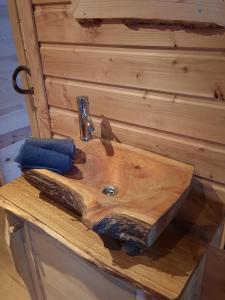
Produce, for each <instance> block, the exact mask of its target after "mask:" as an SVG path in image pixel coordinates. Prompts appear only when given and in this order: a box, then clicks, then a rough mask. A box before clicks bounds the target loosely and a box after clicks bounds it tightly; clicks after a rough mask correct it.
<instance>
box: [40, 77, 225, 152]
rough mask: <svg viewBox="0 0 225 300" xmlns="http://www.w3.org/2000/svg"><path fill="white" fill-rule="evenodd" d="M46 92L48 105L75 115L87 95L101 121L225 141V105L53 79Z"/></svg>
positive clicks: (219, 141)
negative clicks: (78, 99) (78, 98)
mask: <svg viewBox="0 0 225 300" xmlns="http://www.w3.org/2000/svg"><path fill="white" fill-rule="evenodd" d="M46 90H47V96H48V101H49V104H50V105H53V106H57V107H60V108H63V109H70V110H75V111H76V110H77V104H76V97H77V96H79V95H86V96H88V97H89V102H90V112H91V113H92V114H93V115H95V116H98V117H101V116H102V115H104V116H105V117H106V118H109V119H113V120H116V121H121V122H126V123H131V124H134V125H138V126H143V127H148V128H154V129H158V130H164V131H168V132H171V133H177V134H180V135H187V136H189V137H194V138H199V139H203V140H208V141H214V142H217V143H221V144H222V143H223V142H224V141H225V130H224V125H225V121H224V119H225V105H216V104H213V103H209V101H208V102H207V101H205V102H206V103H204V102H203V101H202V102H201V101H200V100H199V99H188V98H185V97H175V96H174V95H163V94H157V93H151V92H146V91H142V90H131V89H124V88H116V87H105V86H102V85H96V84H88V83H86V84H85V83H80V82H75V81H68V80H57V79H51V78H49V79H47V80H46ZM215 115H216V118H214V116H215ZM224 150H225V147H224Z"/></svg>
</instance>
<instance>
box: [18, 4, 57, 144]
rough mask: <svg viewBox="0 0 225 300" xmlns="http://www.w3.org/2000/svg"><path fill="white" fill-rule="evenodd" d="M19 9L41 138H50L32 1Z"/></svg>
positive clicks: (19, 5) (20, 5)
mask: <svg viewBox="0 0 225 300" xmlns="http://www.w3.org/2000/svg"><path fill="white" fill-rule="evenodd" d="M17 7H18V13H19V17H20V20H21V27H22V32H23V37H24V39H25V44H26V47H27V58H28V62H29V67H30V70H31V74H32V84H33V86H34V98H35V102H36V103H37V118H38V127H39V131H40V136H41V137H43V138H44V137H45V138H49V137H51V129H50V123H49V114H48V105H47V99H46V94H45V86H44V81H43V73H42V66H41V61H40V54H39V46H38V41H37V33H36V28H35V24H34V18H33V7H32V3H31V0H29V1H28V0H19V1H17Z"/></svg>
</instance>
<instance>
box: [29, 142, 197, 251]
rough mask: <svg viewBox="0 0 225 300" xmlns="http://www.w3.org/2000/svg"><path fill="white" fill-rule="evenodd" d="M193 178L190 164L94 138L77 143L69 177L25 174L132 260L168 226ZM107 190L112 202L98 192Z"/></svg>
mask: <svg viewBox="0 0 225 300" xmlns="http://www.w3.org/2000/svg"><path fill="white" fill-rule="evenodd" d="M84 156H85V158H84ZM76 162H77V163H76ZM96 172H97V173H98V175H97V176H96V175H95V174H96ZM192 175H193V167H192V166H191V165H187V164H184V163H180V162H177V161H174V160H171V159H169V158H166V157H163V156H160V155H157V154H153V153H151V152H147V151H144V150H141V149H138V148H135V147H131V146H127V145H122V144H119V143H115V142H108V141H106V140H104V141H101V140H98V139H96V140H93V141H91V142H89V143H88V144H86V143H83V144H81V146H80V147H79V151H77V155H76V158H75V165H74V169H73V170H72V171H71V173H70V174H68V175H65V176H61V175H59V174H55V173H53V172H51V171H47V170H28V171H24V176H25V178H26V179H27V180H28V181H29V182H31V183H32V184H34V186H35V187H37V188H38V189H39V190H40V191H42V192H43V193H44V194H45V195H47V196H48V197H50V198H51V199H53V200H54V201H56V202H57V203H60V204H62V205H63V206H65V207H67V208H69V209H70V210H71V211H73V212H75V213H77V214H79V215H82V221H83V223H84V224H85V225H86V226H87V227H88V228H89V229H92V230H94V231H95V232H97V233H98V234H99V235H104V236H109V237H111V238H114V239H116V240H118V241H119V242H120V244H121V245H122V248H123V249H124V250H125V251H126V252H127V253H129V254H131V255H135V254H137V253H141V252H143V251H144V250H145V248H146V247H150V246H151V245H152V244H153V243H154V242H155V240H156V239H157V238H158V237H159V235H160V234H161V233H162V232H163V230H164V229H165V228H166V226H167V225H168V224H169V222H171V220H172V219H173V218H174V216H175V215H176V213H177V211H178V210H179V208H180V207H181V206H182V204H183V203H184V201H185V199H186V196H187V193H188V190H189V186H190V184H191V180H192ZM109 185H112V186H114V187H116V188H117V189H118V192H117V193H116V194H115V196H113V197H112V196H108V195H105V194H104V193H102V190H103V188H104V187H106V186H109Z"/></svg>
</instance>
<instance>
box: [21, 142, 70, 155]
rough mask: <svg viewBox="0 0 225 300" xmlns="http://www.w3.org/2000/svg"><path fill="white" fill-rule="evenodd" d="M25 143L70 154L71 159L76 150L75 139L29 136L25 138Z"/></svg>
mask: <svg viewBox="0 0 225 300" xmlns="http://www.w3.org/2000/svg"><path fill="white" fill-rule="evenodd" d="M25 144H26V145H30V146H34V147H38V148H43V149H47V150H53V151H55V152H59V153H62V154H65V155H69V157H70V158H71V159H74V155H75V150H76V148H75V146H74V142H73V139H39V138H29V139H26V140H25Z"/></svg>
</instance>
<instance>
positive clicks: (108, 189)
mask: <svg viewBox="0 0 225 300" xmlns="http://www.w3.org/2000/svg"><path fill="white" fill-rule="evenodd" d="M102 192H103V194H105V195H107V196H115V195H116V194H117V193H118V188H116V187H115V186H112V185H108V186H105V187H104V188H103V190H102Z"/></svg>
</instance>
